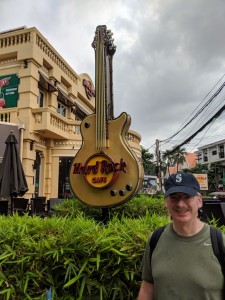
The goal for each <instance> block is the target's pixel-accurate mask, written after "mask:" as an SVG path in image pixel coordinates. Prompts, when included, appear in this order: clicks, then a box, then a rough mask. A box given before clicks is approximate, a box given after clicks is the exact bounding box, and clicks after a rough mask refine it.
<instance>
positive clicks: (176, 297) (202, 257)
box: [142, 224, 225, 300]
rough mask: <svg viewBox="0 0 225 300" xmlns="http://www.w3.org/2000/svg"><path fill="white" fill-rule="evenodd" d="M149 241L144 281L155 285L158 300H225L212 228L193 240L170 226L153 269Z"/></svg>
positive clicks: (143, 265) (194, 236)
mask: <svg viewBox="0 0 225 300" xmlns="http://www.w3.org/2000/svg"><path fill="white" fill-rule="evenodd" d="M223 238H224V242H225V237H224V236H223ZM149 239H150V237H149ZM149 239H148V242H147V245H146V251H145V254H144V257H143V263H142V279H143V280H145V281H148V282H151V283H154V300H196V299H197V300H223V289H224V277H223V274H222V271H221V266H220V264H219V262H218V260H217V258H216V257H215V255H214V253H213V249H212V243H211V238H210V227H209V225H207V224H205V225H204V227H203V229H202V230H201V231H200V232H198V233H197V234H196V235H193V236H191V237H181V236H179V235H177V234H176V233H175V231H174V230H173V226H172V224H170V225H169V226H167V227H166V228H165V230H164V232H163V233H162V235H161V237H160V239H159V241H158V243H157V246H156V248H155V250H154V252H153V254H152V266H151V265H150V247H149Z"/></svg>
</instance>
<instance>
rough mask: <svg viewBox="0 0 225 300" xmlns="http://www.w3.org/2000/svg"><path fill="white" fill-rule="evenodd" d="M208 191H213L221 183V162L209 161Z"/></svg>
mask: <svg viewBox="0 0 225 300" xmlns="http://www.w3.org/2000/svg"><path fill="white" fill-rule="evenodd" d="M208 182H209V191H211V192H215V191H217V190H218V189H219V185H220V184H221V185H222V184H223V165H222V163H221V162H214V163H211V165H210V169H209V171H208Z"/></svg>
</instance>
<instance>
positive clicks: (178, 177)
mask: <svg viewBox="0 0 225 300" xmlns="http://www.w3.org/2000/svg"><path fill="white" fill-rule="evenodd" d="M181 181H182V176H181V174H177V175H176V182H181Z"/></svg>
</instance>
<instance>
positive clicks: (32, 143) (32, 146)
mask: <svg viewBox="0 0 225 300" xmlns="http://www.w3.org/2000/svg"><path fill="white" fill-rule="evenodd" d="M34 143H35V141H34V140H31V141H30V151H32V150H34Z"/></svg>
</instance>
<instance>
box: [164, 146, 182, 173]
mask: <svg viewBox="0 0 225 300" xmlns="http://www.w3.org/2000/svg"><path fill="white" fill-rule="evenodd" d="M175 148H176V146H175V147H173V149H175ZM173 149H172V150H166V151H165V152H164V153H163V156H162V157H163V160H164V161H165V163H166V165H167V170H168V174H169V175H170V169H169V168H170V166H172V165H176V166H177V172H178V170H179V164H182V163H183V162H185V154H186V151H185V148H178V149H177V150H176V151H173Z"/></svg>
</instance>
